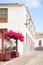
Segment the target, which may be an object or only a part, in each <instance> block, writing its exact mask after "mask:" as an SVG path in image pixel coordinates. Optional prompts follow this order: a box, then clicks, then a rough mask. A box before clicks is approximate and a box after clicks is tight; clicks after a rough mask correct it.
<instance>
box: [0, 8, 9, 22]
mask: <svg viewBox="0 0 43 65" xmlns="http://www.w3.org/2000/svg"><path fill="white" fill-rule="evenodd" d="M7 17H8V9H7V8H0V22H2V23H4V22H7Z"/></svg>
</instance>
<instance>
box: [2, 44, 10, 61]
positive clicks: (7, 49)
mask: <svg viewBox="0 0 43 65" xmlns="http://www.w3.org/2000/svg"><path fill="white" fill-rule="evenodd" d="M4 51H5V53H4V55H3V60H10V58H11V52H9V51H11V47H7V45H5V47H4Z"/></svg>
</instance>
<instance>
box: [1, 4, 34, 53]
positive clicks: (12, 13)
mask: <svg viewBox="0 0 43 65" xmlns="http://www.w3.org/2000/svg"><path fill="white" fill-rule="evenodd" d="M1 30H4V31H6V30H13V31H15V32H20V33H22V34H23V35H24V42H20V41H19V40H18V51H19V52H20V53H21V54H22V53H25V52H28V51H29V50H34V43H35V27H34V25H33V22H32V19H31V16H30V13H29V11H28V9H27V7H26V6H25V5H24V4H18V3H15V4H12V3H10V4H8V3H7V4H0V49H1V42H2V40H1V38H2V35H1ZM4 43H7V44H8V45H11V46H13V45H14V43H15V41H14V40H13V41H12V43H13V44H11V41H8V42H4Z"/></svg>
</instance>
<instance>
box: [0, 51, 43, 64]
mask: <svg viewBox="0 0 43 65" xmlns="http://www.w3.org/2000/svg"><path fill="white" fill-rule="evenodd" d="M0 65H43V52H42V51H40V52H39V51H38V52H37V51H36V52H35V51H34V52H33V51H32V52H29V53H28V54H24V55H22V56H21V57H19V58H16V59H11V60H10V61H6V62H3V63H2V64H0Z"/></svg>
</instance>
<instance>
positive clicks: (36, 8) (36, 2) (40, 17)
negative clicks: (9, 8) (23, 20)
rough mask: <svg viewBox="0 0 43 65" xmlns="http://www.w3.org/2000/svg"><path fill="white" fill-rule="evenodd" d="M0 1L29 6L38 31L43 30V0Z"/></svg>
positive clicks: (1, 0) (1, 1) (0, 1)
mask: <svg viewBox="0 0 43 65" xmlns="http://www.w3.org/2000/svg"><path fill="white" fill-rule="evenodd" d="M0 3H23V4H25V5H26V6H27V7H28V10H29V12H30V15H31V18H32V20H33V24H34V26H35V29H36V31H37V32H43V0H0Z"/></svg>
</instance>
